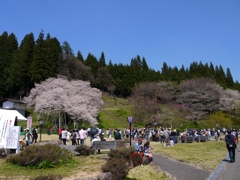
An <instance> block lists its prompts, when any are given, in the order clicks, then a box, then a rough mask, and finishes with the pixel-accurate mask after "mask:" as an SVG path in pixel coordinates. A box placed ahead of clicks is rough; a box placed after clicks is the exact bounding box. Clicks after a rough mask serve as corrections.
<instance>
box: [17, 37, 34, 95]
mask: <svg viewBox="0 0 240 180" xmlns="http://www.w3.org/2000/svg"><path fill="white" fill-rule="evenodd" d="M34 46H35V40H34V35H33V33H30V34H27V35H26V36H25V37H24V38H23V40H22V42H21V44H20V47H19V49H20V62H21V71H22V74H21V78H22V82H23V84H22V87H21V89H23V91H24V94H25V95H27V94H28V93H29V92H30V89H31V88H32V87H33V85H34V84H33V82H32V81H31V76H30V73H29V68H30V66H31V64H32V62H33V53H34Z"/></svg>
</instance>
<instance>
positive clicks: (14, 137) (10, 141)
mask: <svg viewBox="0 0 240 180" xmlns="http://www.w3.org/2000/svg"><path fill="white" fill-rule="evenodd" d="M20 130H21V127H20V126H9V127H8V128H7V134H6V137H7V142H6V148H7V149H19V139H20Z"/></svg>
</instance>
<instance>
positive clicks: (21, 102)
mask: <svg viewBox="0 0 240 180" xmlns="http://www.w3.org/2000/svg"><path fill="white" fill-rule="evenodd" d="M5 101H11V102H14V103H19V104H25V103H24V102H23V101H22V100H17V99H10V98H5V99H1V100H0V102H5Z"/></svg>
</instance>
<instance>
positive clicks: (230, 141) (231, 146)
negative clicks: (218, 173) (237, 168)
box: [225, 130, 237, 163]
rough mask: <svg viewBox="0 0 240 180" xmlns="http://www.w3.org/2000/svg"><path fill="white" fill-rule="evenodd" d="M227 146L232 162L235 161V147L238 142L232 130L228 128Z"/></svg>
mask: <svg viewBox="0 0 240 180" xmlns="http://www.w3.org/2000/svg"><path fill="white" fill-rule="evenodd" d="M225 142H226V147H227V150H228V153H229V158H230V162H231V163H232V162H235V149H236V146H237V145H236V143H235V141H234V135H232V134H231V131H230V130H227V135H226V136H225Z"/></svg>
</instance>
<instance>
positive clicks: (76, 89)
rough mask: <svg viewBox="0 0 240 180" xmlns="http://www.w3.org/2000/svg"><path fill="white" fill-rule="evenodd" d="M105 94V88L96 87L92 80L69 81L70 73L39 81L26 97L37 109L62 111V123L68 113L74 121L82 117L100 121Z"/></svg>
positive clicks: (51, 111)
mask: <svg viewBox="0 0 240 180" xmlns="http://www.w3.org/2000/svg"><path fill="white" fill-rule="evenodd" d="M101 97H102V93H101V91H100V90H98V89H96V88H92V87H91V86H90V83H89V82H88V81H81V80H72V81H68V80H67V78H66V77H63V76H59V77H57V78H49V79H47V80H45V81H43V82H41V83H40V84H35V88H33V89H32V90H31V92H30V94H29V96H28V97H24V99H23V100H24V102H25V103H26V104H27V106H28V107H34V110H35V112H36V113H39V114H41V113H45V114H58V117H59V126H61V125H60V123H61V117H62V116H63V114H65V113H66V114H68V115H69V116H70V117H71V118H72V119H73V120H74V123H76V122H78V121H79V120H82V121H86V122H89V123H90V124H91V125H96V124H98V122H97V119H96V117H97V115H98V113H99V110H100V108H101V106H102V104H103V101H102V98H101Z"/></svg>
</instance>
